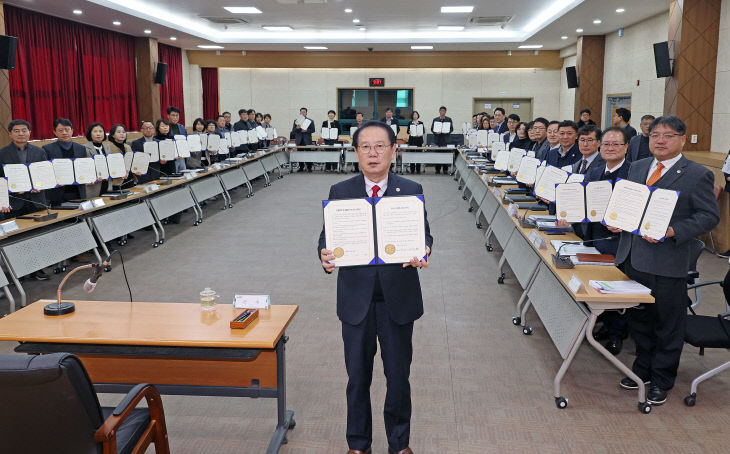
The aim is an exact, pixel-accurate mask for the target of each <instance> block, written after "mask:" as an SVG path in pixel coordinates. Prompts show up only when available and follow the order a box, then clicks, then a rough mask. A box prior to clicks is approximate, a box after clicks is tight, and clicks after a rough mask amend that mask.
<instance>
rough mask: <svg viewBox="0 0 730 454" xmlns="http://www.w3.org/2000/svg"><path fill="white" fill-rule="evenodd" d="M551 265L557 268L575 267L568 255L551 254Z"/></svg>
mask: <svg viewBox="0 0 730 454" xmlns="http://www.w3.org/2000/svg"><path fill="white" fill-rule="evenodd" d="M552 257H553V265H555V268H557V269H559V270H572V269H573V268H575V265H573V262H571V261H570V257H568V256H562V255H558V254H553V256H552Z"/></svg>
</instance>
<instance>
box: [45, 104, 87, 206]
mask: <svg viewBox="0 0 730 454" xmlns="http://www.w3.org/2000/svg"><path fill="white" fill-rule="evenodd" d="M53 132H54V134H56V137H57V138H58V140H56V141H55V142H51V143H49V144H46V145H44V146H43V151H44V152H45V153H46V156H47V157H48V160H49V161H53V160H54V159H76V158H85V157H87V156H88V155H87V154H86V148H84V146H83V145H81V144H79V143H76V142H74V141H73V140H71V138H72V137H73V133H74V130H73V125H72V124H71V120H69V119H68V118H58V119H56V120H54V121H53ZM84 194H85V192H82V191H81V186H79V185H71V184H69V185H66V186H61V187H60V188H56V189H48V190H47V191H46V200H47V201H48V203H49V204H50V205H52V206H57V205H60V204H62V203H63V202H68V201H69V200H75V199H83V198H84Z"/></svg>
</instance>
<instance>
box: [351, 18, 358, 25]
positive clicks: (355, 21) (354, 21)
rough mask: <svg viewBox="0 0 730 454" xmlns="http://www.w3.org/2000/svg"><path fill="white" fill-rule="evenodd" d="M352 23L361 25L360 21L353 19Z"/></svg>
mask: <svg viewBox="0 0 730 454" xmlns="http://www.w3.org/2000/svg"><path fill="white" fill-rule="evenodd" d="M352 22H353V23H355V24H359V23H360V19H353V20H352Z"/></svg>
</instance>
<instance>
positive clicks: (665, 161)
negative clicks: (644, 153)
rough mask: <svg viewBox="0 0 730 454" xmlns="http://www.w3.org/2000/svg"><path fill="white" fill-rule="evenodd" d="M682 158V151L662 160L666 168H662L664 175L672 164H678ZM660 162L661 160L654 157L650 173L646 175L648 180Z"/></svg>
mask: <svg viewBox="0 0 730 454" xmlns="http://www.w3.org/2000/svg"><path fill="white" fill-rule="evenodd" d="M680 159H682V153H679V154H678V155H677V156H675V157H673V158H672V159H666V160H664V161H661V162H662V164H663V165H664V168H663V169H662V176H664V175H665V174H666V173H667V172H668V171H669V169H671V168H672V166H673V165H674V164H676V163H677V161H679V160H680ZM658 163H659V161H657V159H656V158H654V160H653V161H652V162H651V167H649V173H648V174H647V175H646V181H649V178H651V175H652V174H653V173H654V171H655V170H656V168H657V164H658Z"/></svg>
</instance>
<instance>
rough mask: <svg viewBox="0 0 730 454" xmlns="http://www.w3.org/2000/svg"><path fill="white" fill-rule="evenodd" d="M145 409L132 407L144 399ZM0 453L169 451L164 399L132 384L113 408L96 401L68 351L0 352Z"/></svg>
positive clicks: (81, 368) (154, 391) (152, 389)
mask: <svg viewBox="0 0 730 454" xmlns="http://www.w3.org/2000/svg"><path fill="white" fill-rule="evenodd" d="M143 397H144V398H146V399H147V405H148V407H149V408H139V409H137V408H135V407H136V406H137V404H138V403H139V401H140V400H142V398H143ZM0 409H1V410H0V451H1V452H3V453H7V454H16V453H18V454H20V453H41V452H53V453H57V454H61V453H68V454H113V453H120V454H132V453H144V452H145V451H146V450H147V447H148V446H149V445H150V444H151V443H154V445H155V452H156V453H158V454H162V453H164V454H169V452H170V447H169V446H168V442H167V428H166V426H165V415H164V412H163V409H162V399H161V398H160V393H159V392H158V391H157V389H156V388H155V387H154V386H152V385H148V384H140V385H137V386H135V387H134V388H133V389H132V390H131V391H130V392H129V394H127V395H126V396H125V397H124V399H123V400H122V402H121V403H120V404H119V405H118V406H117V408H103V407H101V406H100V405H99V400H98V399H97V397H96V393H95V392H94V388H93V386H92V384H91V380H89V376H88V375H87V374H86V369H84V366H83V365H82V364H81V361H80V360H79V359H78V358H76V357H75V356H74V355H72V354H70V353H54V354H50V355H0Z"/></svg>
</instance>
